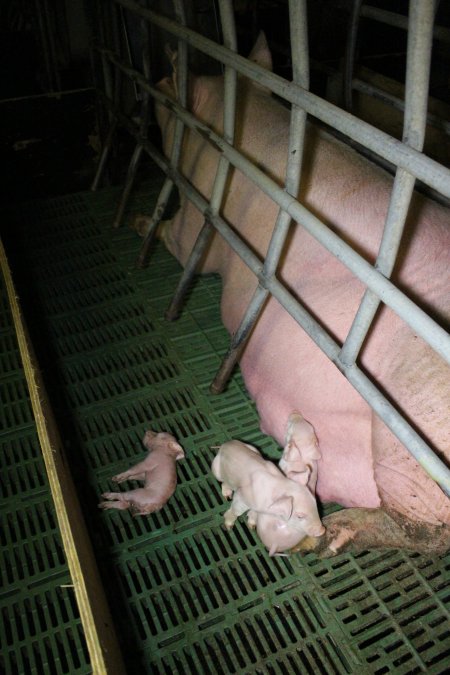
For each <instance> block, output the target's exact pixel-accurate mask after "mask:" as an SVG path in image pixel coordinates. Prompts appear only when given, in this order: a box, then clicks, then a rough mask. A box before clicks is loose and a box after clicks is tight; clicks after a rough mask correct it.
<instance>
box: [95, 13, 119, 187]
mask: <svg viewBox="0 0 450 675" xmlns="http://www.w3.org/2000/svg"><path fill="white" fill-rule="evenodd" d="M97 8H98V10H99V13H100V14H101V15H102V16H101V20H100V29H101V39H102V40H103V41H104V42H106V41H107V40H106V32H105V28H104V26H106V27H108V26H110V25H111V23H112V24H113V25H114V23H115V22H114V21H111V12H110V13H108V14H107V16H106V13H105V11H104V10H105V9H106V8H105V4H104V3H102V2H100V3H99V4H97ZM112 11H113V12H116V11H117V7H112ZM111 41H112V43H113V47H114V48H115V51H116V52H117V53H118V47H119V45H118V35H117V31H115V30H113V31H112V40H111ZM101 59H102V68H103V79H104V84H105V90H106V92H107V94H108V96H109V97H110V98H113V99H114V101H115V108H116V109H117V108H118V106H119V105H120V97H121V89H122V70H121V69H120V68H118V67H116V68H115V70H114V77H113V76H112V68H111V62H110V61H109V62H108V60H107V59H105V58H104V55H103V54H101ZM116 131H117V117H116V115H115V113H113V112H110V115H109V128H108V132H107V135H106V139H105V142H104V143H103V148H102V152H101V154H100V158H99V161H98V164H97V169H96V172H95V176H94V179H93V181H92V183H91V191H92V192H95V191H96V190H97V189H98V186H99V184H100V181H101V179H102V177H103V173H104V171H105V168H106V164H107V161H108V159H109V155H110V152H111V150H112V148H113V142H114V136H115V134H116Z"/></svg>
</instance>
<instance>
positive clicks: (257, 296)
mask: <svg viewBox="0 0 450 675" xmlns="http://www.w3.org/2000/svg"><path fill="white" fill-rule="evenodd" d="M289 25H290V30H291V52H292V79H293V81H294V82H295V83H296V84H298V85H299V86H301V87H304V88H305V89H308V88H309V60H308V54H309V50H308V28H307V15H306V3H305V1H304V0H299V1H297V0H295V1H294V0H290V2H289ZM305 124H306V113H305V111H304V110H302V109H301V108H300V107H299V106H296V105H294V106H292V110H291V121H290V133H289V148H288V160H287V167H286V184H285V190H286V192H287V193H288V194H290V195H292V196H293V197H296V196H297V195H298V190H299V185H300V175H301V166H302V158H303V142H304V137H305ZM290 224H291V217H290V215H289V214H288V213H287V212H286V211H284V210H283V209H280V211H279V213H278V217H277V221H276V223H275V226H274V230H273V233H272V238H271V240H270V243H269V248H268V250H267V255H266V259H265V262H264V267H263V275H264V277H266V278H267V279H270V278H272V277H273V276H274V274H275V272H276V270H277V267H278V262H279V260H280V256H281V252H282V250H283V247H284V243H285V241H286V236H287V234H288V231H289V226H290ZM268 295H269V291H268V290H267V288H263V287H261V285H260V286H258V287H257V289H256V291H255V293H254V295H253V297H252V299H251V300H250V303H249V305H248V307H247V309H246V311H245V314H244V317H243V319H242V321H241V324H240V325H239V327H238V329H237V331H236V333H235V334H234V336H233V338H232V340H231V344H230V347H229V350H228V353H227V355H226V356H225V358H224V360H223V361H222V364H221V366H220V369H219V371H218V373H217V374H216V376H215V378H214V380H213V382H212V383H211V386H210V391H211V393H213V394H219V393H220V392H222V391H223V390H224V388H225V385H226V383H227V382H228V379H229V378H230V375H231V373H232V371H233V368H234V367H235V365H236V363H237V361H238V360H239V358H240V356H241V354H242V352H243V350H244V348H245V345H246V342H247V340H248V338H249V336H250V334H251V332H252V330H253V328H254V326H255V324H256V322H257V321H258V318H259V316H260V315H261V312H262V310H263V307H264V305H265V303H266V300H267V297H268Z"/></svg>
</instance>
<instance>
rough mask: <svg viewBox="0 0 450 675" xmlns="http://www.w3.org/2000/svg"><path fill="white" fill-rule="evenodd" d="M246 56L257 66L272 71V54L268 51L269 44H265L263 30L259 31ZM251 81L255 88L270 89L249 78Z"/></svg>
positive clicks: (267, 90)
mask: <svg viewBox="0 0 450 675" xmlns="http://www.w3.org/2000/svg"><path fill="white" fill-rule="evenodd" d="M248 58H249V60H250V61H254V62H255V63H257V64H258V66H261V67H262V68H265V69H266V70H270V72H272V70H273V65H272V54H271V53H270V49H269V45H268V44H267V40H266V36H265V34H264V33H263V31H261V32H260V34H259V35H258V37H257V39H256V42H255V44H254V46H253V49H252V51H251V52H250V54H249V55H248ZM251 83H252V85H253V86H254V87H256V88H257V89H259V90H261V91H266V92H267V93H270V89H269V88H268V87H265V86H264V85H263V84H259V82H256V81H255V80H251Z"/></svg>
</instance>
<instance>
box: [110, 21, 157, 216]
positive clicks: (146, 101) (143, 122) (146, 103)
mask: <svg viewBox="0 0 450 675" xmlns="http://www.w3.org/2000/svg"><path fill="white" fill-rule="evenodd" d="M120 9H121V18H122V24H123V30H124V33H125V36H126V35H127V27H126V23H125V19H124V16H123V10H122V8H120ZM141 30H142V32H143V34H144V48H143V53H142V69H143V72H144V77H145V79H146V81H147V82H148V81H150V30H149V25H148V22H147V21H146V20H145V19H144V18H142V19H141ZM127 40H128V38H127V37H126V41H127ZM149 113H150V94H149V92H148V91H146V90H145V89H143V90H142V105H141V109H140V122H139V134H138V140H137V143H136V145H135V148H134V151H133V154H132V156H131V159H130V163H129V165H128V171H127V177H126V180H125V186H124V188H123V190H122V195H121V197H120V201H119V204H118V206H117V210H116V214H115V216H114V221H113V227H119V226H120V224H121V222H122V218H123V214H124V212H125V208H126V205H127V203H128V199H129V196H130V193H131V190H132V188H133V185H134V179H135V178H136V171H137V168H138V166H139V161H140V159H141V156H142V151H143V141H145V140H146V139H147V136H148V133H147V132H148V124H149Z"/></svg>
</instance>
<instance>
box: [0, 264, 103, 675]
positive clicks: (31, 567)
mask: <svg viewBox="0 0 450 675" xmlns="http://www.w3.org/2000/svg"><path fill="white" fill-rule="evenodd" d="M0 365H1V369H0V402H1V407H0V578H1V585H0V609H1V621H0V672H1V673H5V674H8V675H9V674H10V673H11V675H12V674H13V673H14V674H15V675H21V674H22V673H35V674H36V675H40V674H42V673H45V674H46V675H47V674H57V673H74V674H75V673H80V674H81V673H90V672H92V669H91V667H90V664H89V655H88V653H87V648H86V643H85V639H84V635H83V630H82V626H81V620H80V616H79V612H78V607H77V605H76V601H75V596H74V592H73V588H72V587H71V586H72V585H71V578H70V576H69V571H68V568H67V564H66V560H65V555H64V551H63V547H62V542H61V537H60V533H59V530H58V526H57V521H56V514H55V509H54V505H53V501H52V497H51V493H50V489H49V485H48V481H47V475H46V471H45V465H44V460H43V458H42V455H41V451H40V446H39V440H38V437H37V432H36V426H35V423H34V419H33V411H32V408H31V402H30V400H29V396H28V390H27V383H26V379H25V374H24V372H23V369H22V363H21V358H20V352H19V347H18V344H17V340H16V335H15V331H14V324H13V319H12V315H11V312H10V309H9V304H8V296H7V293H6V287H5V285H4V282H3V277H2V275H1V273H0Z"/></svg>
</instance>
